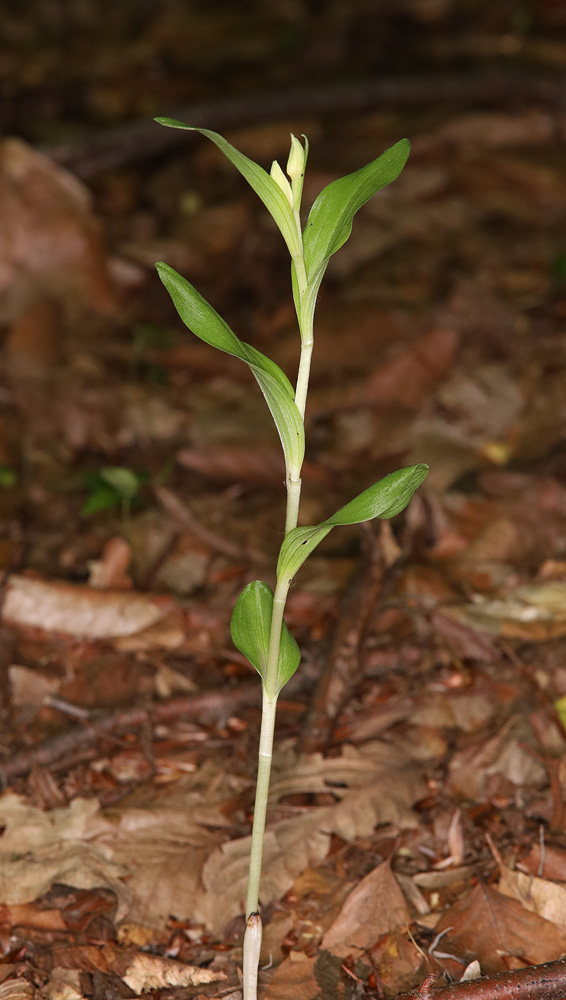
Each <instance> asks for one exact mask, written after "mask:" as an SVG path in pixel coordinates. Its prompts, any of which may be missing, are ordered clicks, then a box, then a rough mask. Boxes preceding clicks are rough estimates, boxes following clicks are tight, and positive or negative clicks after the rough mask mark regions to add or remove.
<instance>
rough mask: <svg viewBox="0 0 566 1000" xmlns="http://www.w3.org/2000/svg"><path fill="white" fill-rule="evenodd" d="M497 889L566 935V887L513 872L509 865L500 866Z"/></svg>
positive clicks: (533, 876) (534, 876) (544, 879)
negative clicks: (548, 921)
mask: <svg viewBox="0 0 566 1000" xmlns="http://www.w3.org/2000/svg"><path fill="white" fill-rule="evenodd" d="M500 872H501V875H500V878H499V884H498V886H497V888H498V889H499V891H500V892H501V893H503V895H504V896H511V897H512V898H513V899H518V900H519V902H520V903H522V904H523V906H524V907H525V909H527V910H532V912H533V913H538V915H539V916H540V917H544V919H545V920H550V922H551V923H553V924H555V925H556V927H558V928H559V930H561V931H562V932H563V933H564V934H566V886H564V885H557V883H556V882H550V881H549V880H548V879H546V878H537V876H536V875H526V874H525V873H524V872H519V871H512V870H511V869H510V868H508V867H507V865H504V864H501V865H500Z"/></svg>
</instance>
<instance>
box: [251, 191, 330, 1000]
mask: <svg viewBox="0 0 566 1000" xmlns="http://www.w3.org/2000/svg"><path fill="white" fill-rule="evenodd" d="M295 217H296V223H297V231H298V233H299V238H300V243H301V253H300V255H297V257H294V258H293V261H294V264H295V271H296V275H297V286H298V292H299V309H298V310H297V318H298V321H299V329H300V333H301V358H300V362H299V372H298V376H297V387H296V392H295V403H296V404H297V407H298V409H299V412H300V414H301V417H302V418H303V420H304V415H305V406H306V400H307V391H308V385H309V375H310V365H311V357H312V348H313V329H312V314H313V308H309V309H308V310H306V316H307V319H306V322H305V320H304V319H303V315H304V314H305V310H304V308H303V305H304V300H305V296H306V293H307V274H306V269H305V262H304V258H303V254H302V234H301V226H300V219H299V213H298V210H297V211H296V212H295ZM300 496H301V470H300V468H297V469H288V470H287V510H286V516H285V534H287V533H288V532H289V531H292V530H293V528H296V527H297V522H298V517H299V500H300ZM289 585H290V582H289V581H288V580H280V581H278V582H277V586H276V588H275V594H274V595H273V613H272V617H271V631H270V634H269V652H268V658H267V668H266V672H265V677H264V682H263V703H262V717H261V731H260V737H259V755H258V770H257V785H256V794H255V805H254V821H253V826H252V838H251V841H252V842H251V848H250V871H249V878H248V893H247V899H246V917H247V929H246V934H245V937H244V962H243V966H244V978H243V991H244V998H243V1000H256V997H257V966H258V961H259V947H260V944H258V940H259V942H260V943H261V918H260V916H259V914H258V913H257V909H258V906H259V888H260V882H261V864H262V858H263V841H264V835H265V819H266V813H267V800H268V795H269V778H270V775H271V761H272V758H273V737H274V732H275V713H276V709H277V696H278V690H277V680H278V678H277V674H278V669H279V649H280V645H281V628H282V626H283V612H284V610H285V603H286V601H287V594H288V593H289ZM258 924H259V939H258Z"/></svg>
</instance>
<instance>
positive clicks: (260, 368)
mask: <svg viewBox="0 0 566 1000" xmlns="http://www.w3.org/2000/svg"><path fill="white" fill-rule="evenodd" d="M156 120H157V121H158V122H160V123H161V124H162V125H169V126H171V127H172V128H183V129H189V130H191V131H196V132H200V133H201V134H202V135H204V136H206V137H207V138H208V139H210V140H211V141H212V142H213V143H215V145H216V146H218V148H219V149H220V150H221V151H222V152H223V153H224V155H225V156H226V157H227V158H228V159H229V160H230V161H231V162H232V163H233V164H234V166H235V167H236V168H237V169H238V170H239V171H240V173H241V174H242V175H243V177H245V179H246V180H247V182H248V184H249V185H250V186H251V187H252V188H253V190H254V191H255V192H256V194H257V195H258V197H259V198H261V200H262V202H263V203H264V205H265V207H266V208H267V210H268V211H269V212H270V214H271V215H272V217H273V219H274V220H275V222H276V224H277V226H278V228H279V230H280V232H281V235H282V236H283V239H284V240H285V243H286V244H287V248H288V250H289V253H290V255H291V282H292V289H293V300H294V303H295V310H296V313H297V320H298V326H299V332H300V336H301V351H300V360H299V370H298V376H297V384H296V386H295V388H293V386H292V385H291V383H290V381H289V379H288V378H287V376H286V375H285V374H284V372H283V371H282V370H281V369H280V368H279V367H278V365H276V364H275V363H274V362H273V361H271V360H270V359H269V358H267V357H266V356H265V355H264V354H261V353H260V352H259V351H257V350H256V349H255V347H252V346H251V345H250V344H246V343H244V342H243V341H241V340H240V339H239V337H237V336H236V334H235V333H234V332H233V330H231V329H230V327H229V326H228V324H227V323H226V322H225V321H224V320H223V319H222V317H221V316H219V315H218V313H217V312H216V311H215V310H214V309H213V308H212V306H211V305H209V303H208V302H207V301H206V300H205V299H204V298H203V297H202V295H200V294H199V292H197V290H196V288H193V286H192V285H191V284H190V283H189V282H188V281H187V280H186V279H185V278H182V277H181V275H180V274H177V272H176V271H174V270H173V268H172V267H169V265H168V264H162V263H160V264H157V265H156V266H157V270H158V272H159V277H160V278H161V280H162V282H163V284H164V285H165V287H166V289H167V291H168V292H169V294H170V296H171V298H172V300H173V303H174V305H175V307H176V309H177V312H178V313H179V316H180V317H181V319H182V320H183V322H184V323H185V324H186V326H187V327H188V328H189V330H192V332H193V333H194V334H195V335H196V336H197V337H200V339H201V340H204V341H205V343H207V344H210V345H211V346H212V347H217V348H218V349H219V350H221V351H226V352H227V353H228V354H233V355H234V356H235V357H237V358H240V359H241V360H242V361H244V362H245V363H246V364H247V365H248V367H249V368H250V369H251V371H252V374H253V375H254V377H255V379H256V381H257V382H258V383H259V387H260V389H261V391H262V392H263V395H264V396H265V400H266V403H267V405H268V407H269V409H270V411H271V415H272V417H273V419H274V421H275V425H276V427H277V431H278V433H279V437H280V438H281V444H282V447H283V453H284V456H285V469H286V487H287V512H286V519H285V538H284V540H283V543H282V545H281V548H280V551H279V558H278V562H277V574H276V576H277V582H276V586H275V593H273V591H272V590H271V587H269V586H268V585H267V584H266V583H263V582H262V581H261V580H254V581H253V583H249V584H248V585H247V587H245V589H244V590H243V591H242V593H241V594H240V596H239V598H238V600H237V602H236V606H235V608H234V613H233V615H232V621H231V626H230V627H231V633H232V639H233V641H234V645H235V646H236V647H237V648H238V649H239V650H240V652H241V653H243V654H244V656H246V657H247V658H248V660H249V661H250V663H251V664H252V665H253V666H254V667H255V669H256V670H257V672H258V674H259V675H260V677H261V682H262V685H263V707H262V722H261V733H260V738H259V762H258V774H257V789H256V798H255V810H254V820H253V829H252V843H251V854H250V871H249V881H248V894H247V901H246V918H247V921H246V933H245V937H244V956H243V988H244V1000H255V997H256V995H257V974H258V962H259V951H260V945H261V918H260V916H259V913H258V905H259V889H260V877H261V859H262V851H263V838H264V831H265V814H266V808H267V796H268V789H269V775H270V771H271V758H272V750H273V732H274V726H275V711H276V706H277V698H278V696H279V692H280V691H281V689H282V688H283V686H284V685H285V684H286V683H287V681H288V680H289V679H290V678H291V677H292V676H293V674H294V673H295V671H296V669H297V667H298V666H299V661H300V658H301V654H300V651H299V647H298V646H297V643H296V642H295V640H294V639H293V637H292V635H291V634H290V632H289V630H288V628H287V626H286V624H285V622H284V620H283V612H284V609H285V602H286V600H287V594H288V592H289V587H290V585H291V581H292V580H293V577H294V576H295V574H296V572H297V570H298V569H299V568H300V567H301V566H302V564H303V563H304V561H305V559H306V558H307V556H309V555H310V553H311V552H312V551H313V549H315V548H316V546H317V545H318V543H319V542H321V541H322V539H323V538H325V537H326V535H327V534H328V533H329V532H330V531H331V530H332V528H334V527H335V526H336V525H340V524H358V523H359V522H361V521H368V520H370V519H371V518H374V517H381V518H388V517H393V516H394V515H395V514H398V513H399V511H401V510H403V509H404V507H406V505H407V504H408V502H409V500H410V499H411V497H412V495H413V493H414V492H415V490H416V489H417V487H418V486H419V485H420V484H421V483H422V481H423V479H424V478H425V476H426V475H427V472H428V466H426V465H422V464H421V465H412V466H409V467H408V468H405V469H399V471H397V472H392V473H390V475H388V476H386V477H385V479H381V480H380V481H379V482H377V483H374V485H373V486H370V487H369V488H368V489H367V490H364V492H363V493H360V495H359V496H357V497H356V498H355V499H354V500H351V501H350V503H348V504H346V506H345V507H341V508H340V510H338V511H336V513H335V514H333V515H332V517H329V518H327V519H326V520H325V521H322V522H321V523H320V524H315V525H311V526H309V527H300V528H299V527H297V521H298V514H299V498H300V492H301V466H302V463H303V456H304V451H305V432H304V414H305V404H306V398H307V390H308V384H309V372H310V365H311V356H312V349H313V318H314V310H315V305H316V298H317V295H318V290H319V287H320V283H321V281H322V278H323V275H324V272H325V270H326V267H327V264H328V261H329V259H330V257H331V256H332V254H333V253H335V252H336V251H337V250H339V249H340V247H341V246H342V245H343V244H344V243H345V242H346V240H347V239H348V237H349V235H350V232H351V229H352V220H353V217H354V215H355V213H356V212H357V211H358V209H359V208H361V206H362V205H364V204H365V203H366V201H368V199H369V198H371V197H372V195H374V194H375V193H376V192H377V191H379V190H380V189H381V188H383V187H385V185H386V184H390V183H391V181H394V180H395V178H396V177H398V175H399V174H400V172H401V170H402V169H403V166H404V165H405V162H406V160H407V157H408V155H409V142H408V140H407V139H401V141H400V142H397V143H396V144H395V145H394V146H392V147H391V148H390V149H387V150H385V152H384V153H382V155H381V156H379V157H378V158H377V159H376V160H373V161H372V162H371V163H368V164H367V166H365V167H362V168H361V170H356V171H355V172H354V173H352V174H348V175H347V176H346V177H341V178H340V179H339V180H335V181H333V182H332V183H331V184H328V185H327V187H325V188H324V190H323V191H321V193H320V194H319V195H318V197H317V199H316V201H315V202H314V205H313V206H312V208H311V210H310V212H309V215H308V218H307V222H306V225H305V227H304V229H303V227H302V225H301V218H300V209H301V195H302V190H303V179H304V173H305V164H306V160H307V153H308V142H307V139H306V137H305V136H303V139H304V145H303V143H301V142H300V141H299V140H298V139H297V138H296V136H294V135H292V136H291V151H290V154H289V159H288V162H287V176H285V174H284V173H283V170H282V169H281V167H280V166H279V164H278V163H277V162H276V161H274V163H273V165H272V167H271V172H270V173H269V174H268V173H267V172H266V171H265V170H264V169H263V168H262V167H260V166H258V164H257V163H254V162H253V160H250V159H249V158H248V157H247V156H244V155H243V154H242V153H240V152H239V151H238V150H237V149H236V148H235V147H234V146H232V145H231V144H230V143H229V142H227V141H226V139H224V138H223V137H222V136H221V135H218V133H216V132H211V131H209V130H208V129H204V128H194V129H193V127H192V126H190V125H185V124H184V123H183V122H179V121H175V120H173V119H171V118H158V119H156Z"/></svg>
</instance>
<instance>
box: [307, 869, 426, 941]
mask: <svg viewBox="0 0 566 1000" xmlns="http://www.w3.org/2000/svg"><path fill="white" fill-rule="evenodd" d="M407 920H408V910H407V904H406V902H405V897H404V896H403V893H402V892H401V889H400V888H399V885H398V883H397V880H396V879H395V876H394V874H393V872H392V871H391V866H390V864H389V862H388V861H384V862H383V863H382V864H380V865H378V867H377V868H375V869H374V870H373V871H372V872H370V873H369V875H366V876H365V878H363V879H362V880H361V882H359V883H358V885H357V886H356V888H355V889H352V892H351V893H350V895H349V896H348V898H347V899H346V902H345V903H344V905H343V907H342V910H341V912H340V914H339V915H338V917H337V918H336V920H335V921H334V923H333V924H332V925H331V926H330V927H329V929H328V930H327V932H326V934H325V935H324V937H323V939H322V947H323V948H325V949H327V950H328V951H331V952H332V953H333V954H334V955H347V954H348V953H349V952H354V953H356V954H359V953H360V952H362V951H367V950H369V949H370V948H373V946H374V945H375V944H376V943H377V940H378V938H380V937H382V935H384V934H388V933H389V932H390V931H393V930H395V929H396V928H398V927H404V926H405V924H406V923H407Z"/></svg>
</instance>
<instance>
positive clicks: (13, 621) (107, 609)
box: [3, 574, 175, 639]
mask: <svg viewBox="0 0 566 1000" xmlns="http://www.w3.org/2000/svg"><path fill="white" fill-rule="evenodd" d="M174 608H175V601H174V600H173V598H170V597H161V596H156V595H151V594H135V593H132V592H128V591H123V590H97V589H96V588H94V587H85V586H81V585H80V584H73V583H64V582H61V581H59V580H46V579H41V578H39V577H32V576H23V575H18V574H14V575H13V576H11V577H10V579H9V582H8V586H7V589H6V597H5V601H4V606H3V619H4V621H5V622H6V623H7V624H9V625H16V626H20V627H25V626H28V627H32V628H41V629H45V630H46V631H50V632H61V633H63V634H65V635H76V636H81V637H84V638H87V639H110V638H115V637H124V636H131V635H135V634H136V633H138V632H142V631H143V630H144V629H147V628H149V627H150V626H153V625H155V624H156V623H157V622H160V621H161V620H162V619H164V618H165V617H166V616H167V615H168V614H169V613H170V612H171V611H173V610H174Z"/></svg>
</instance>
